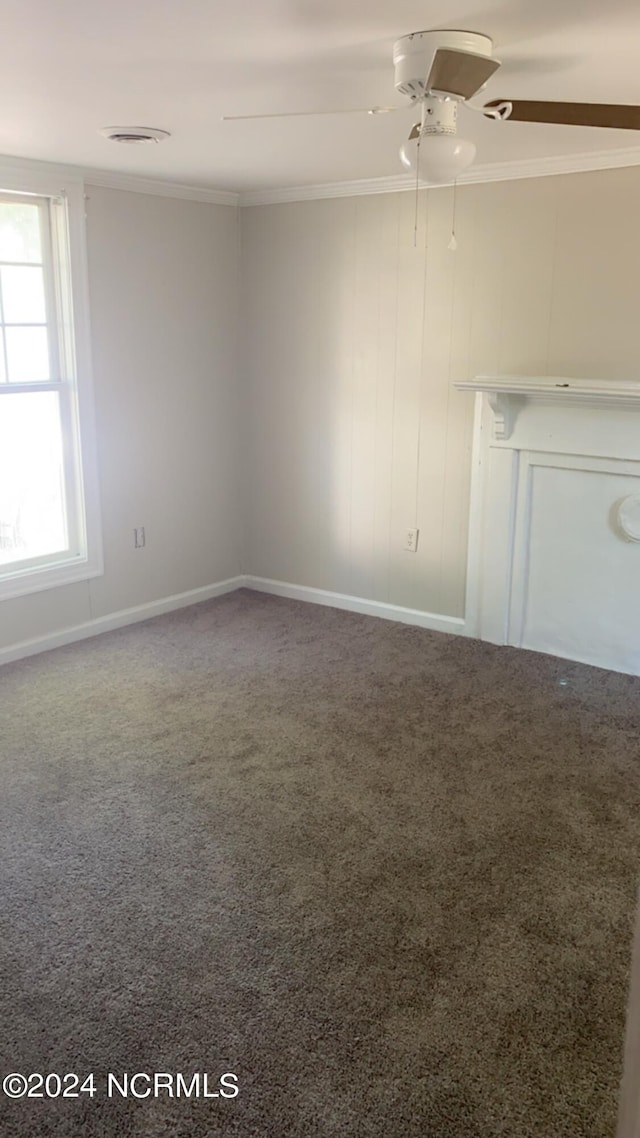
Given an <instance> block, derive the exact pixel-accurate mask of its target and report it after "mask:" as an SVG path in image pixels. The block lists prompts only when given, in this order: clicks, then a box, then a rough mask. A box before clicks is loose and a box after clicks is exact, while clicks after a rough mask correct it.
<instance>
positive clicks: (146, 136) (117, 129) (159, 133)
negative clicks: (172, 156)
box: [100, 126, 170, 146]
mask: <svg viewBox="0 0 640 1138" xmlns="http://www.w3.org/2000/svg"><path fill="white" fill-rule="evenodd" d="M100 134H102V135H104V137H105V138H108V139H109V141H110V142H122V143H125V144H126V145H128V146H142V145H143V144H144V143H147V142H164V140H165V138H170V134H169V131H168V130H157V129H156V127H154V126H104V127H103V128H102V130H101V131H100Z"/></svg>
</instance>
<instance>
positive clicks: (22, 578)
mask: <svg viewBox="0 0 640 1138" xmlns="http://www.w3.org/2000/svg"><path fill="white" fill-rule="evenodd" d="M103 572H104V567H103V565H102V563H101V562H98V561H97V560H93V561H92V560H90V559H89V558H86V557H82V558H79V557H74V558H73V559H70V560H68V561H64V562H60V563H58V564H56V565H47V566H38V568H37V569H36V568H34V569H23V570H21V571H20V572H19V573H16V574H15V576H13V577H11V576H7V577H1V578H0V601H7V600H10V599H11V598H13V597H25V596H28V595H29V593H39V592H42V590H44V589H55V588H58V587H59V586H61V585H73V584H76V583H77V582H78V581H88V580H89V579H90V578H91V577H101V576H102V574H103Z"/></svg>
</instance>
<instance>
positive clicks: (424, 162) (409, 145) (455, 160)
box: [400, 134, 476, 184]
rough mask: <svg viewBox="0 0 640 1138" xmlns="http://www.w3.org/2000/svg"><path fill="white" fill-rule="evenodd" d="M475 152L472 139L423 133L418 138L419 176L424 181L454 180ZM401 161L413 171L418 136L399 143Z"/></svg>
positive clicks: (470, 160)
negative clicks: (419, 138) (400, 144)
mask: <svg viewBox="0 0 640 1138" xmlns="http://www.w3.org/2000/svg"><path fill="white" fill-rule="evenodd" d="M475 156H476V148H475V144H474V143H473V142H470V141H469V140H468V139H467V138H458V136H457V135H456V134H423V136H422V138H421V140H420V168H419V174H420V178H421V179H424V181H425V182H435V183H436V184H438V183H444V182H454V181H455V179H456V178H457V177H458V175H459V174H461V173H462V171H463V170H466V168H467V166H470V165H471V163H472V162H473V160H474V158H475ZM400 161H401V162H402V165H403V166H404V167H405V168H406V169H407V170H411V171H412V172H413V173H415V172H416V168H417V166H418V139H417V138H411V139H409V141H408V142H405V143H404V145H403V146H401V147H400Z"/></svg>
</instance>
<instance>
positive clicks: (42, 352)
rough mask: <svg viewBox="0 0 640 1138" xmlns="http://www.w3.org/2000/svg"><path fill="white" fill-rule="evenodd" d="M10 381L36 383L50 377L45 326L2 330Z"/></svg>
mask: <svg viewBox="0 0 640 1138" xmlns="http://www.w3.org/2000/svg"><path fill="white" fill-rule="evenodd" d="M4 334H5V337H6V341H7V365H8V368H9V382H10V383H37V382H38V381H39V380H40V381H41V380H47V379H50V373H49V346H48V342H47V329H46V328H44V327H43V328H11V327H7V328H5V330H4Z"/></svg>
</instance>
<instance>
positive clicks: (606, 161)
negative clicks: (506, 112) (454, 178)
mask: <svg viewBox="0 0 640 1138" xmlns="http://www.w3.org/2000/svg"><path fill="white" fill-rule="evenodd" d="M624 166H640V147H633V148H630V147H626V148H624V149H620V150H595V151H591V152H590V153H587V154H560V155H555V156H553V157H550V158H525V159H518V160H515V161H513V162H490V163H487V164H485V165H484V166H482V165H479V166H472V167H471V168H470V169H469V170H466V171H465V172H464V173H463V174H461V175H460V177H459V178H458V185H471V184H474V183H476V184H477V183H479V182H506V181H511V180H512V179H516V178H544V177H549V176H551V175H553V174H580V173H585V172H587V171H592V170H613V169H616V168H619V167H624ZM446 184H447V185H452V184H453V183H452V182H448V183H446ZM420 185H421V187H422V188H425V187H428V186H429V183H428V182H422V181H421V183H420ZM415 188H416V180H415V178H414V177H413V176H412V175H411V174H394V175H392V176H391V177H388V178H362V179H360V180H358V181H351V182H325V183H320V184H318V185H311V186H288V187H284V188H283V189H275V190H251V191H249V192H244V193H240V195H239V204H240V205H241V206H245V207H246V206H255V205H275V204H277V203H279V202H301V201H313V200H316V199H320V198H344V197H355V196H358V195H360V194H393V193H402V192H406V191H408V190H415ZM433 188H438V187H437V186H434V187H433Z"/></svg>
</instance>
